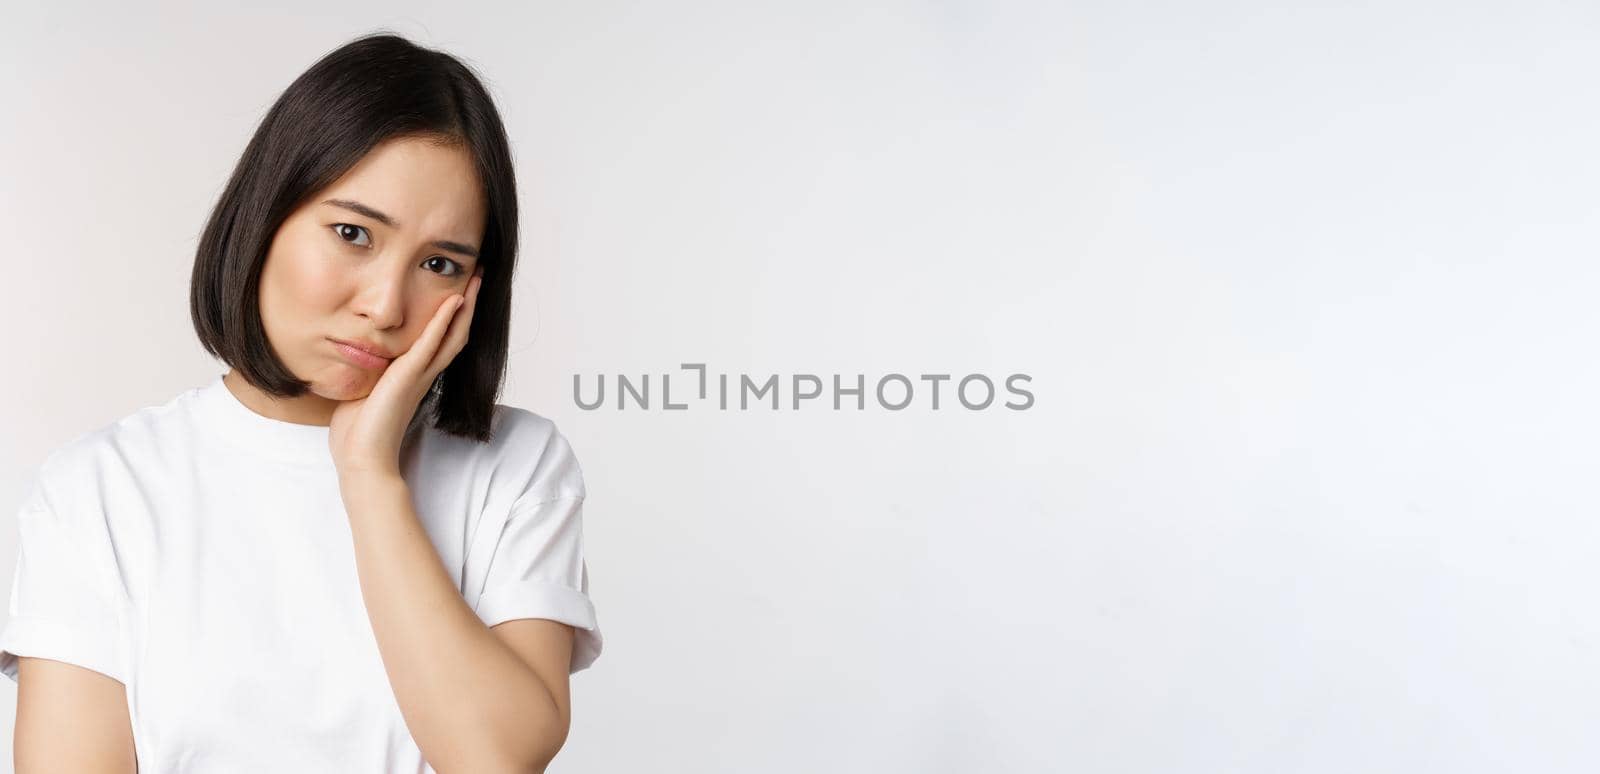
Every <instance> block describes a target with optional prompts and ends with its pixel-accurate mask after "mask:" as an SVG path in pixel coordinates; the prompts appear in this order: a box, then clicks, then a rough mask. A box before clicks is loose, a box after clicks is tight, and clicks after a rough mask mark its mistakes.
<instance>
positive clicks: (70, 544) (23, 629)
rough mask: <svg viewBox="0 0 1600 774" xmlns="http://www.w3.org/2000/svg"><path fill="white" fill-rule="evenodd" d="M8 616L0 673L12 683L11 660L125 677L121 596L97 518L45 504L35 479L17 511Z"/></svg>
mask: <svg viewBox="0 0 1600 774" xmlns="http://www.w3.org/2000/svg"><path fill="white" fill-rule="evenodd" d="M17 536H18V541H17V564H16V570H15V572H14V573H13V575H12V581H11V601H10V618H9V619H8V620H7V621H6V623H5V627H4V629H3V630H0V672H3V673H4V674H5V676H6V677H9V678H11V680H12V681H16V680H17V679H18V677H17V667H18V663H17V657H18V656H33V657H39V658H47V659H51V660H53V661H63V662H66V663H69V664H75V665H77V666H81V667H85V668H88V669H92V670H94V671H96V672H99V673H101V674H104V675H107V676H109V677H111V678H113V679H116V680H118V681H121V682H122V683H123V684H127V682H128V664H127V660H126V658H125V654H126V652H127V651H126V649H125V648H124V647H123V645H124V642H125V638H124V632H125V631H126V623H125V621H126V616H125V615H124V603H125V601H126V600H125V598H124V597H123V596H122V595H121V594H118V593H117V591H116V589H117V585H116V581H115V578H116V571H115V568H114V567H109V566H106V562H108V561H112V560H113V554H112V552H111V550H110V536H109V534H108V532H107V530H106V525H105V520H104V519H101V518H96V517H94V516H93V515H92V514H86V513H78V512H76V509H73V508H70V507H64V506H61V505H58V504H55V503H52V502H51V501H50V500H49V499H48V498H46V497H45V496H44V495H43V490H42V489H41V488H40V487H39V485H38V483H37V481H36V483H35V486H34V488H33V491H32V493H31V494H30V495H29V497H28V499H27V500H26V501H25V502H24V503H23V505H22V506H21V508H20V509H19V510H18V512H17Z"/></svg>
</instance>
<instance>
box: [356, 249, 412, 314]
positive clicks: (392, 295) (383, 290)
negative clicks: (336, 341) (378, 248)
mask: <svg viewBox="0 0 1600 774" xmlns="http://www.w3.org/2000/svg"><path fill="white" fill-rule="evenodd" d="M407 268H408V266H407V264H406V262H405V261H404V260H398V261H384V260H375V261H371V262H370V263H368V265H367V269H368V270H367V271H365V272H363V273H362V275H361V279H360V284H361V287H360V289H359V290H358V291H357V293H356V299H355V303H354V306H355V310H356V313H357V314H359V315H361V316H362V317H365V318H367V319H368V320H369V321H370V322H371V323H372V327H373V328H375V329H377V330H388V329H391V328H398V327H400V326H402V325H404V324H405V322H406V315H405V311H406V279H407V278H408V277H409V276H410V274H411V273H410V272H409V271H407V270H406V269H407Z"/></svg>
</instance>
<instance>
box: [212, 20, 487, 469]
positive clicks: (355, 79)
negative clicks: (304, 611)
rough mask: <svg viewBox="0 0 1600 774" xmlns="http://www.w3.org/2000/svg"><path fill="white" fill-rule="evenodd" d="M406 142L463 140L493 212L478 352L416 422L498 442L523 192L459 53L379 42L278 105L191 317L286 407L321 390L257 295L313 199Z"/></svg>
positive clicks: (215, 231) (482, 260)
mask: <svg viewBox="0 0 1600 774" xmlns="http://www.w3.org/2000/svg"><path fill="white" fill-rule="evenodd" d="M396 137H420V138H432V139H435V140H437V141H440V142H444V143H461V144H463V145H464V146H465V147H466V149H467V151H468V152H469V153H470V154H471V156H472V157H473V163H474V166H475V167H476V169H477V173H478V177H479V179H480V180H482V182H483V186H484V194H485V199H486V201H487V205H488V211H487V218H486V221H485V225H484V234H483V241H482V242H481V243H480V245H481V246H480V248H479V258H478V263H479V265H480V266H482V267H483V285H482V286H481V289H480V291H479V295H478V297H477V299H476V301H475V304H476V305H475V306H474V307H473V315H472V329H471V331H470V333H469V336H468V339H467V343H466V345H465V347H464V348H463V349H462V350H461V352H460V353H459V354H458V355H456V357H455V359H454V360H452V361H451V362H450V365H448V366H447V367H446V368H445V369H444V371H443V372H442V373H440V374H439V378H438V379H437V380H435V382H434V384H433V385H432V387H431V389H430V391H429V393H428V396H427V398H426V399H425V400H424V401H423V403H422V405H421V406H420V407H419V409H418V411H417V414H416V415H415V417H414V418H413V422H412V427H411V428H410V429H415V428H417V427H418V426H419V425H418V423H419V422H427V421H431V422H432V423H433V425H434V427H436V428H438V429H439V430H442V431H444V432H446V433H449V434H452V435H457V436H462V437H468V438H472V439H474V440H478V441H487V440H489V439H490V428H491V422H492V420H493V417H494V407H495V400H496V398H497V396H498V394H499V391H500V385H501V382H502V381H503V380H504V378H505V370H506V355H507V349H508V347H507V344H508V342H509V340H510V335H511V333H510V329H511V284H512V283H511V279H512V275H513V273H514V272H515V269H516V260H517V187H516V178H515V175H514V173H513V170H512V158H511V149H510V143H509V142H508V141H507V139H506V132H505V126H504V125H503V124H502V123H501V121H500V113H499V111H498V110H496V109H495V105H494V100H493V99H492V98H491V97H490V95H489V92H488V90H487V89H486V88H485V87H484V84H483V82H482V80H480V78H479V77H478V75H477V73H476V72H475V71H474V70H473V69H472V68H471V67H469V66H468V65H467V64H465V63H463V62H462V61H461V60H459V59H457V58H456V57H454V56H451V55H450V54H447V53H444V52H442V51H436V50H433V49H428V48H423V47H421V46H418V45H417V44H415V43H413V42H411V41H409V40H407V39H405V38H404V37H401V36H399V35H396V34H393V33H390V32H387V31H380V32H372V33H368V34H366V35H363V36H361V37H359V38H356V39H355V40H352V41H350V42H349V43H346V44H344V45H343V46H340V47H339V48H337V49H334V50H333V51H331V52H329V53H327V54H326V55H324V56H323V57H322V58H321V59H319V60H317V61H316V63H314V64H312V65H311V67H310V68H309V69H307V70H306V71H305V72H304V73H302V74H301V75H300V76H299V77H298V78H296V79H295V80H294V82H293V83H291V84H290V85H289V87H288V88H287V89H285V90H284V92H283V94H281V95H279V97H278V99H277V101H276V102H274V103H273V105H272V107H271V108H270V109H269V110H268V111H267V114H266V116H265V117H264V118H262V120H261V124H260V125H259V126H258V127H257V128H256V132H255V134H254V136H252V137H251V138H250V142H249V144H248V145H247V146H246V147H245V149H244V153H243V155H242V156H240V158H239V162H238V165H237V166H235V167H234V170H233V175H232V177H231V178H230V179H229V180H228V184H227V187H226V188H224V189H223V191H222V194H221V195H220V196H219V197H218V199H217V203H216V207H215V208H214V209H212V211H211V216H210V218H209V220H208V222H207V223H206V227H205V231H204V232H203V233H202V234H201V237H200V242H199V246H198V248H197V249H196V250H195V257H194V272H193V275H192V276H191V278H190V285H189V314H190V317H191V318H192V320H193V322H194V328H195V333H196V334H198V335H199V337H200V343H201V345H202V346H204V347H205V349H206V351H207V352H210V353H211V354H212V355H214V356H216V357H217V358H218V359H220V360H222V361H223V362H224V363H226V364H228V365H229V366H230V367H232V368H234V369H237V370H238V371H239V372H240V375H241V376H243V377H244V378H245V379H246V380H247V381H248V382H250V383H251V384H252V385H255V386H256V387H258V388H259V389H261V390H263V391H265V392H267V393H269V394H272V395H276V396H280V397H296V396H299V395H302V394H304V393H305V392H306V391H307V390H309V389H310V383H309V382H306V381H303V380H301V379H299V378H297V377H296V376H295V375H294V374H293V373H291V372H290V371H289V369H288V368H287V367H286V366H285V365H284V364H283V362H282V361H281V360H279V359H278V357H277V356H276V355H275V354H273V351H272V347H271V346H269V344H268V341H267V336H266V331H265V329H264V328H263V327H262V323H261V307H260V303H259V295H258V294H259V284H260V278H261V268H262V264H263V263H264V262H265V261H266V257H267V252H268V249H269V248H270V247H271V245H272V239H273V236H274V235H275V234H276V233H277V231H278V228H279V226H281V225H282V224H283V222H284V220H285V219H287V218H288V216H289V215H290V214H291V213H292V212H294V210H295V209H296V208H298V207H299V206H300V205H301V204H302V203H303V202H304V201H305V200H306V199H307V197H309V196H311V195H312V194H314V193H316V192H317V191H318V190H320V189H322V188H324V187H326V186H328V185H330V184H332V183H333V182H334V181H336V180H338V179H339V178H340V177H341V176H343V175H344V173H345V172H346V171H348V170H349V169H350V168H351V167H353V166H355V164H356V163H357V162H359V161H360V160H361V158H362V157H363V156H365V155H366V154H367V152H368V151H370V150H372V149H373V148H374V147H375V146H377V145H378V144H379V143H381V142H384V141H385V140H389V139H391V138H396Z"/></svg>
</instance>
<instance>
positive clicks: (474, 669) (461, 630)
mask: <svg viewBox="0 0 1600 774" xmlns="http://www.w3.org/2000/svg"><path fill="white" fill-rule="evenodd" d="M340 489H341V491H342V493H343V495H344V501H345V507H346V511H347V512H348V514H349V519H350V530H351V534H352V536H353V539H354V543H355V557H356V570H357V573H358V575H359V577H360V583H361V596H362V599H363V600H364V601H365V603H366V608H367V616H368V618H369V619H370V620H371V623H372V630H373V633H374V634H375V636H376V637H377V641H378V650H379V653H380V654H381V655H382V658H383V665H384V670H385V671H386V672H387V673H388V676H389V683H390V685H391V686H392V687H393V688H394V694H395V699H396V701H397V702H398V703H399V705H400V710H401V713H402V715H403V716H404V717H405V721H406V726H407V728H409V729H410V731H411V736H412V738H413V739H414V740H415V741H416V743H417V747H418V748H420V749H421V750H422V754H423V757H424V758H426V759H427V760H428V762H429V764H430V765H432V766H433V768H434V769H435V770H437V771H439V772H440V773H441V774H451V772H497V771H508V772H535V771H542V770H543V767H544V765H545V764H546V763H547V762H548V761H549V760H550V758H552V757H554V755H555V752H556V750H557V749H558V748H559V747H560V745H561V742H562V736H563V735H562V733H561V732H560V731H559V729H558V726H559V723H560V719H559V710H558V707H557V705H556V702H555V700H554V698H553V697H552V696H551V695H550V691H549V689H548V688H546V687H545V685H544V683H543V681H541V680H540V679H539V677H538V675H537V674H536V673H535V672H534V671H533V670H532V669H531V668H530V667H529V666H528V665H527V664H526V663H525V662H523V660H522V659H521V657H519V656H518V655H517V654H516V653H515V652H514V651H512V650H511V649H510V648H509V647H507V646H506V645H505V643H503V642H502V641H501V640H500V638H499V637H497V636H495V634H494V632H491V631H490V630H489V628H488V627H487V626H485V625H484V624H483V621H482V619H480V618H479V617H478V614H477V613H476V612H474V611H473V610H472V608H471V607H469V606H468V604H467V602H466V600H465V599H463V598H462V596H461V593H460V591H459V590H458V589H457V588H456V586H455V582H454V581H453V580H452V579H451V578H450V575H449V573H448V571H446V570H445V567H444V563H443V562H441V561H440V559H439V554H438V552H437V551H436V550H435V549H434V546H433V543H432V542H431V541H430V540H429V539H428V535H427V532H426V531H425V530H424V529H423V527H422V523H421V521H420V520H419V519H418V518H417V514H416V510H415V508H414V507H413V505H412V503H411V491H410V488H409V487H408V486H407V485H406V483H405V480H404V479H402V478H400V477H399V476H398V475H396V476H386V475H384V476H380V475H362V476H358V477H354V478H348V479H341V480H340Z"/></svg>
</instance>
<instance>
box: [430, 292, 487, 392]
mask: <svg viewBox="0 0 1600 774" xmlns="http://www.w3.org/2000/svg"><path fill="white" fill-rule="evenodd" d="M482 286H483V270H482V269H481V268H480V269H479V270H478V271H476V272H474V273H473V275H472V279H470V280H467V292H466V296H465V300H464V301H462V304H461V310H460V311H458V312H456V315H455V318H454V319H453V320H451V321H450V330H449V331H447V332H446V333H445V335H444V342H443V343H442V344H441V345H440V347H439V351H438V352H436V353H434V356H433V362H431V363H430V364H429V368H428V373H430V374H434V375H438V374H439V373H440V372H442V371H444V369H445V366H448V365H450V361H452V360H454V359H455V357H456V355H459V354H461V350H462V349H465V348H466V346H467V337H468V335H469V334H470V332H471V330H472V315H473V312H475V311H476V310H477V308H478V289H479V288H481V287H482Z"/></svg>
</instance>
